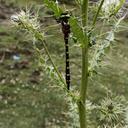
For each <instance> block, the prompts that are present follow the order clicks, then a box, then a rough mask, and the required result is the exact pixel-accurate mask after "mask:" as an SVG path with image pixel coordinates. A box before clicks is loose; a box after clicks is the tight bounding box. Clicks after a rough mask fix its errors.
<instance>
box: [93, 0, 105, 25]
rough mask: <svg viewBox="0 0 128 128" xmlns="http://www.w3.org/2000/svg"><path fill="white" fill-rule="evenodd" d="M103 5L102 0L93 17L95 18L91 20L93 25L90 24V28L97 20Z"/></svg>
mask: <svg viewBox="0 0 128 128" xmlns="http://www.w3.org/2000/svg"><path fill="white" fill-rule="evenodd" d="M103 3H104V0H102V1H101V3H100V5H99V7H98V10H97V12H96V15H95V17H94V19H93V23H92V26H93V27H95V24H96V20H97V18H98V15H99V13H100V10H101V8H102V6H103Z"/></svg>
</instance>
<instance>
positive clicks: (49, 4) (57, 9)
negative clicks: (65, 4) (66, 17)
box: [44, 0, 63, 17]
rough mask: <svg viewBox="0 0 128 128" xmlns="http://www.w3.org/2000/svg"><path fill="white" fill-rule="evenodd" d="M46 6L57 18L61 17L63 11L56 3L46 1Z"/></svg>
mask: <svg viewBox="0 0 128 128" xmlns="http://www.w3.org/2000/svg"><path fill="white" fill-rule="evenodd" d="M44 3H45V5H46V6H47V7H48V8H49V9H51V10H52V11H53V12H54V15H55V16H56V17H59V16H60V15H61V13H62V12H63V11H62V9H61V8H60V7H59V6H58V4H56V3H55V2H54V1H50V0H44Z"/></svg>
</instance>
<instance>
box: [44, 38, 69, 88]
mask: <svg viewBox="0 0 128 128" xmlns="http://www.w3.org/2000/svg"><path fill="white" fill-rule="evenodd" d="M43 46H44V49H45V51H46V54H47V55H48V58H49V60H50V61H51V64H52V66H53V67H54V70H55V72H56V73H57V75H58V77H59V79H60V81H61V82H62V83H63V84H64V85H65V87H66V86H67V84H66V83H65V81H64V79H63V78H62V76H61V74H60V72H59V71H58V69H57V67H56V65H55V64H54V62H53V60H52V58H51V56H50V54H49V51H48V49H47V46H46V42H45V40H43Z"/></svg>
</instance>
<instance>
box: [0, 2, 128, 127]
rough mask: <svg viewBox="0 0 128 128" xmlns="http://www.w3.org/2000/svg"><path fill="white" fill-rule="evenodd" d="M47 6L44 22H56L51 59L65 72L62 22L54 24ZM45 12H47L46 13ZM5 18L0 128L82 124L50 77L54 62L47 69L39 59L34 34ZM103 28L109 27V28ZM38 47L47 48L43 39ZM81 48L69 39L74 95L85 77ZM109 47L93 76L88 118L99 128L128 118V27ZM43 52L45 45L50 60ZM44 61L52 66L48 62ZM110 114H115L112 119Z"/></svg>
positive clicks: (0, 35) (0, 29) (0, 39)
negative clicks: (17, 26)
mask: <svg viewBox="0 0 128 128" xmlns="http://www.w3.org/2000/svg"><path fill="white" fill-rule="evenodd" d="M6 4H8V3H6ZM38 7H39V3H38V4H36V5H35V7H34V9H33V10H35V11H36V10H37V8H38ZM10 8H11V6H10ZM68 8H69V6H68ZM89 9H90V8H89ZM96 9H97V7H96ZM46 10H48V9H46V8H45V9H44V8H43V7H42V8H41V9H40V11H39V15H40V21H41V22H42V21H43V22H42V24H43V27H46V26H49V25H50V26H51V25H52V24H53V25H54V27H49V28H48V29H47V34H48V36H47V37H46V39H47V47H48V49H49V51H50V54H51V56H52V59H53V60H54V62H55V64H56V65H57V67H59V71H61V72H63V73H64V67H65V66H64V63H65V62H64V44H63V36H62V34H61V32H60V26H58V25H56V22H55V20H54V19H53V18H52V17H50V16H49V15H47V13H45V12H47V11H46ZM95 12H96V11H95ZM14 14H15V10H14ZM11 15H12V14H11ZM100 15H101V14H100ZM44 16H46V17H45V18H44ZM89 18H91V16H90V17H89ZM6 21H7V20H6ZM98 22H100V21H98ZM5 23H6V22H1V24H2V25H0V57H1V63H0V72H1V73H0V127H1V128H22V127H25V128H30V127H31V128H42V127H43V128H45V127H46V128H57V127H58V128H60V127H62V128H63V127H64V128H65V127H68V128H70V127H71V128H74V127H76V128H77V127H79V124H78V115H77V109H76V108H77V106H76V105H75V104H74V102H73V103H72V102H71V99H70V98H67V96H65V92H63V90H60V89H59V88H58V87H57V85H56V82H55V81H54V80H53V79H51V76H52V67H51V66H49V67H47V68H45V67H44V65H42V64H41V63H40V61H39V59H41V57H40V56H39V58H38V57H37V55H38V54H40V52H39V53H38V51H36V52H35V49H34V47H33V46H32V39H31V36H30V35H29V36H26V35H27V34H26V33H25V34H24V31H20V30H17V29H12V26H11V24H10V21H9V22H7V24H5ZM112 23H113V22H112ZM116 23H117V20H116ZM126 23H127V20H126V21H125V22H122V23H121V25H123V26H126ZM10 26H11V27H10ZM99 26H100V25H98V26H97V28H98V27H99ZM108 26H109V24H108ZM43 27H42V29H43ZM126 27H127V26H126ZM126 27H125V29H126ZM103 29H106V30H107V28H106V27H104V28H103ZM12 30H13V31H12ZM119 31H120V30H119ZM97 32H98V31H97ZM111 38H112V37H111ZM53 39H54V40H53ZM36 46H37V48H38V49H39V51H40V50H41V49H42V48H43V43H42V42H39V41H38V43H36ZM38 49H37V50H38ZM80 49H81V48H80V47H79V44H78V43H76V44H74V42H73V40H72V39H70V58H71V77H72V80H71V82H72V84H71V86H72V87H71V88H72V91H73V92H75V94H76V95H78V94H77V92H76V90H78V89H79V85H80V77H81V76H80V73H81V65H80V63H81V52H80ZM92 51H93V47H92ZM105 52H107V54H106V56H103V57H102V60H104V61H102V62H100V65H101V67H99V66H98V67H96V72H97V73H98V75H95V74H93V75H92V76H91V78H90V79H89V85H88V91H87V99H88V100H87V122H88V126H90V128H93V127H98V126H100V127H101V128H102V127H103V128H104V127H105V126H111V127H117V128H118V127H119V128H123V127H124V126H125V125H126V122H127V120H126V121H125V119H127V118H125V116H127V113H126V111H125V109H126V108H127V102H126V99H127V94H128V93H127V84H128V77H127V74H128V69H127V65H128V64H127V62H128V54H127V31H126V30H125V31H122V32H120V33H118V34H116V40H114V42H113V43H112V45H111V46H110V47H109V48H108V49H107V51H105ZM44 53H45V52H44V50H41V55H43V58H45V59H46V60H47V56H46V55H45V54H44ZM15 55H18V57H20V59H15ZM91 56H92V55H91ZM76 60H77V61H76ZM46 64H48V65H49V64H50V61H48V62H47V63H46ZM49 71H51V74H50V72H49ZM113 93H114V94H113ZM111 104H112V106H111ZM109 107H110V109H111V107H114V109H113V111H114V110H115V111H114V112H115V113H114V114H115V116H116V115H117V116H116V117H112V116H111V114H112V113H113V112H111V110H110V111H109V112H108V109H109ZM106 113H108V114H106ZM109 115H110V117H112V119H110V118H109ZM108 120H109V121H108ZM112 122H113V123H112ZM108 128H109V127H108Z"/></svg>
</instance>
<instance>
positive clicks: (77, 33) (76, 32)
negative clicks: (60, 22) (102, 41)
mask: <svg viewBox="0 0 128 128" xmlns="http://www.w3.org/2000/svg"><path fill="white" fill-rule="evenodd" d="M69 23H70V25H71V30H72V32H73V36H74V37H76V38H77V40H78V42H80V44H81V45H83V42H85V40H86V36H85V32H84V30H83V29H82V27H81V26H80V25H79V23H78V20H77V19H76V18H75V17H71V18H70V19H69Z"/></svg>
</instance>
